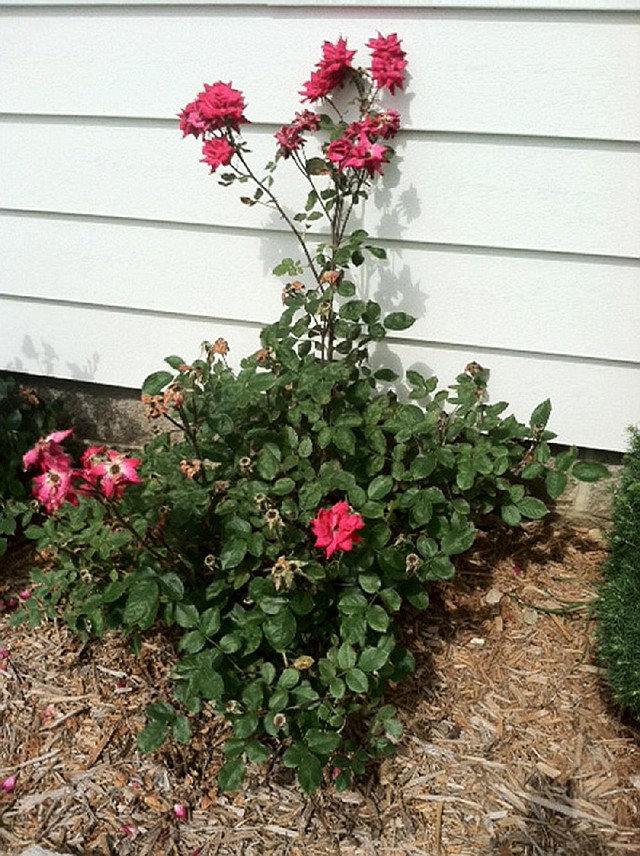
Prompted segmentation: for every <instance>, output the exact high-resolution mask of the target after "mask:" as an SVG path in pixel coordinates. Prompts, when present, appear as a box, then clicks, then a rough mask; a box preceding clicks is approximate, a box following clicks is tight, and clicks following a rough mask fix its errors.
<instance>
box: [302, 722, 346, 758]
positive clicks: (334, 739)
mask: <svg viewBox="0 0 640 856" xmlns="http://www.w3.org/2000/svg"><path fill="white" fill-rule="evenodd" d="M304 739H305V742H306V744H307V746H308V747H309V749H311V751H312V752H317V754H318V755H330V754H331V753H332V752H335V750H336V749H337V748H338V746H339V745H340V744H341V743H342V737H341V736H340V735H339V734H337V733H336V732H335V731H321V730H320V729H319V728H310V729H309V730H308V731H307V733H306V734H305V735H304Z"/></svg>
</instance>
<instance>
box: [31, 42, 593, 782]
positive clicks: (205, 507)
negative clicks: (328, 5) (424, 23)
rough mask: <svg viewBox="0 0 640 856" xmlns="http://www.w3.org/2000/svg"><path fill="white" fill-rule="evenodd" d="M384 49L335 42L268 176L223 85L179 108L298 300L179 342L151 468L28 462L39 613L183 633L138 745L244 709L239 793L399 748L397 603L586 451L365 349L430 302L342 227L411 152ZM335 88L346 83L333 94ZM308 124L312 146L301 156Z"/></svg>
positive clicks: (395, 56) (50, 459) (403, 671)
mask: <svg viewBox="0 0 640 856" xmlns="http://www.w3.org/2000/svg"><path fill="white" fill-rule="evenodd" d="M368 47H369V48H370V50H371V52H372V55H371V63H370V66H369V67H367V68H363V67H358V66H356V65H355V64H354V59H355V51H352V50H350V49H349V48H348V47H347V42H346V40H345V39H342V38H341V39H339V40H338V41H337V42H336V43H331V42H325V43H324V45H323V48H322V58H321V60H320V61H319V62H318V64H317V66H316V70H315V71H313V72H312V74H311V77H310V79H309V81H307V83H305V84H304V86H303V89H302V91H301V95H302V100H303V101H309V102H312V103H314V104H315V103H317V102H320V104H319V106H318V110H319V112H317V113H316V112H312V111H310V110H304V111H303V112H299V113H297V114H296V115H295V117H294V119H293V120H292V121H291V122H290V123H289V124H287V125H284V126H283V127H282V128H281V129H280V130H279V131H277V132H276V134H275V138H276V146H277V147H276V154H275V157H274V159H273V160H272V161H271V162H270V163H269V164H267V167H266V171H265V175H264V176H263V177H259V176H258V175H257V174H256V173H255V172H254V170H253V168H252V166H251V165H250V163H249V159H248V149H247V144H246V142H245V141H244V139H243V137H242V129H243V128H244V127H246V125H247V124H248V120H247V119H246V117H245V115H244V113H245V108H246V105H245V101H244V96H243V95H242V93H241V92H239V91H238V90H235V89H233V88H232V86H231V84H230V83H228V84H225V83H222V82H219V83H215V84H213V85H212V86H205V88H204V91H203V92H201V93H200V94H199V95H198V96H197V97H196V98H195V100H194V101H192V102H190V103H189V104H188V105H187V107H185V109H184V110H183V111H182V112H181V114H180V127H181V129H182V131H183V135H184V136H193V137H195V138H196V139H198V140H200V142H201V144H202V146H203V153H204V160H205V162H206V163H207V164H208V165H209V166H210V168H211V171H212V172H216V171H217V170H218V169H219V168H220V167H221V166H225V165H227V166H228V167H229V170H228V171H227V172H223V173H221V174H220V182H221V184H223V185H224V186H229V185H232V184H234V183H235V182H239V183H241V184H242V185H249V186H252V188H253V192H252V194H251V195H247V196H243V197H242V202H243V203H244V204H245V205H249V206H253V205H256V204H261V205H265V206H267V208H269V209H270V210H272V211H275V212H276V213H278V214H279V215H280V216H281V217H282V218H283V220H284V221H285V222H286V223H287V224H288V226H289V228H290V229H291V231H292V233H293V235H294V236H295V238H296V240H297V245H298V247H299V251H300V258H299V259H294V258H284V259H283V260H282V261H281V263H279V264H278V265H277V267H276V269H275V271H274V273H275V274H276V275H277V276H281V277H283V278H284V280H285V282H284V287H283V303H284V309H283V312H282V315H281V317H280V318H279V319H278V320H277V321H276V322H275V323H273V324H270V325H267V326H266V327H265V328H264V329H263V331H262V333H261V347H260V348H259V350H257V351H256V352H255V353H254V354H251V355H249V356H247V357H246V358H245V359H244V360H243V361H242V364H241V368H240V370H239V371H237V372H236V371H233V370H232V369H231V368H230V367H229V365H228V364H227V351H228V346H227V343H226V342H225V341H224V340H223V339H217V340H216V341H215V342H214V343H213V344H212V343H210V342H205V343H203V346H202V352H201V354H200V356H199V357H198V358H197V359H194V360H193V361H191V362H188V361H187V360H186V359H184V358H183V357H182V356H178V355H172V356H169V357H167V360H166V362H167V364H168V366H169V368H170V369H171V370H170V371H169V370H161V371H157V372H154V373H153V374H152V375H150V376H149V377H148V378H147V380H146V381H145V383H144V386H143V403H144V406H145V409H146V412H147V414H148V416H149V418H150V419H163V420H167V421H168V423H169V430H168V431H166V432H163V433H160V434H159V435H158V436H157V437H155V438H154V439H153V440H152V441H151V442H150V443H149V444H148V445H147V446H146V447H145V450H144V453H143V454H142V455H141V461H140V462H138V461H137V460H131V459H127V458H125V457H122V456H119V455H118V454H117V453H116V452H106V450H104V449H101V450H96V449H92V450H89V451H88V452H87V455H86V457H85V458H84V459H83V461H82V467H81V468H74V467H73V466H72V465H71V463H70V462H69V460H68V459H67V458H65V457H64V453H61V452H60V451H59V450H56V447H55V444H56V443H58V442H59V441H58V440H56V438H55V436H54V437H51V438H48V439H47V440H46V441H44V443H43V444H42V446H41V447H39V448H40V451H38V452H34V453H33V456H32V457H31V458H29V460H28V461H27V463H31V464H35V465H36V466H40V467H42V468H43V473H42V475H41V476H40V477H39V479H40V480H39V481H37V482H36V486H35V488H34V489H35V491H36V495H37V496H38V497H39V498H40V499H41V500H42V501H43V502H44V503H45V505H47V503H48V509H49V510H50V511H54V512H55V513H54V514H52V515H51V516H50V517H49V519H48V520H47V521H46V523H45V524H44V526H43V527H41V528H39V529H38V530H37V531H34V532H33V533H32V534H33V535H34V536H35V537H37V538H38V542H39V543H38V548H39V550H40V553H41V556H42V563H43V567H42V568H41V569H40V570H39V571H37V572H36V573H35V574H34V582H35V583H36V585H37V594H38V597H32V598H30V599H29V601H28V602H27V603H26V604H25V607H24V613H23V616H29V617H30V620H32V621H34V622H35V621H37V619H38V616H39V614H40V611H44V612H45V613H47V614H53V612H54V611H55V607H56V605H57V603H58V602H59V600H60V598H61V597H63V596H64V597H65V603H66V606H65V610H66V611H65V614H66V617H67V620H68V621H69V623H70V624H71V625H72V626H73V627H74V628H76V629H77V630H79V631H80V632H84V633H89V632H91V633H93V634H96V635H98V636H99V635H101V633H102V632H103V631H104V629H105V628H109V627H121V628H124V629H125V630H126V631H127V632H128V633H130V634H131V635H132V636H133V638H134V641H135V640H136V639H137V638H138V637H139V635H140V634H141V633H143V632H144V631H145V630H147V629H148V628H149V627H150V626H151V625H152V624H153V623H154V622H156V621H161V622H163V623H164V624H166V625H169V626H173V627H176V628H178V629H179V631H180V634H181V635H180V640H179V643H178V646H177V647H178V652H179V660H178V662H177V663H176V665H175V668H174V677H175V696H176V699H175V703H170V702H169V701H168V700H166V699H158V700H157V701H155V702H154V704H152V705H151V707H150V708H149V710H148V716H149V723H148V725H147V726H146V728H145V729H144V731H142V733H141V734H140V736H139V746H140V748H141V749H143V750H153V749H156V748H158V747H159V746H160V745H161V744H162V743H163V741H164V740H165V739H166V738H167V737H168V736H170V735H172V736H173V737H174V738H175V739H176V740H178V741H179V742H180V741H182V742H186V741H188V740H189V736H190V723H191V721H192V719H193V718H194V717H197V715H198V713H199V711H200V710H201V709H202V706H203V705H213V706H215V708H216V710H218V711H220V712H222V713H224V714H225V716H226V717H227V718H228V720H229V722H230V724H231V727H232V737H231V738H230V739H229V740H228V741H227V743H226V745H225V748H224V752H225V755H226V762H225V763H224V765H223V766H222V769H221V771H220V784H221V786H222V787H223V788H224V789H233V788H236V787H238V786H239V785H240V783H241V782H242V779H243V776H244V774H245V767H246V763H247V762H254V763H263V762H265V761H267V760H268V759H269V758H270V757H271V756H273V757H275V758H279V759H281V762H282V764H284V766H286V767H290V768H292V769H295V771H296V774H297V778H298V781H299V783H300V786H301V787H302V788H303V789H304V790H305V791H306V792H310V791H313V790H314V789H315V788H317V787H318V786H319V785H320V783H321V782H322V780H323V776H324V775H325V772H326V773H327V778H328V781H331V782H333V783H334V784H335V786H336V787H337V788H339V789H340V788H344V787H346V786H347V785H348V784H349V783H350V782H351V780H352V777H353V776H354V775H356V776H357V775H360V774H362V773H363V771H364V770H365V766H366V764H367V762H368V760H369V759H371V758H377V757H380V756H382V755H385V754H388V753H389V752H392V751H393V748H394V744H395V743H396V742H397V741H398V739H399V738H400V736H401V731H402V729H401V726H400V724H399V722H398V720H397V718H396V716H395V711H394V708H393V706H392V704H391V701H392V691H391V687H392V686H393V684H394V683H395V682H397V681H400V680H402V679H403V678H405V677H406V676H407V675H409V674H410V673H411V671H412V669H413V666H414V663H413V658H412V656H411V654H410V652H408V651H407V650H405V649H403V648H402V647H401V646H400V645H399V644H398V640H397V636H396V630H395V623H396V621H397V620H398V616H399V615H401V613H402V610H404V609H407V608H412V609H419V610H423V609H426V608H427V607H428V603H429V596H428V584H429V583H430V582H431V581H434V580H450V579H452V578H453V577H454V574H455V566H454V557H455V556H456V555H459V554H461V553H463V552H465V551H466V550H468V549H469V548H470V547H471V545H472V544H473V541H474V538H475V534H476V531H477V527H479V526H488V525H495V523H496V521H500V520H502V521H503V522H504V523H506V524H508V525H510V526H517V525H518V524H519V523H520V521H521V520H522V519H537V518H540V517H542V516H543V515H544V514H546V512H547V506H546V505H545V503H544V502H543V501H542V499H541V498H540V496H541V495H544V493H545V491H546V493H548V494H549V495H550V496H551V497H552V498H553V497H557V496H558V495H559V494H560V493H561V492H562V491H563V489H564V487H565V485H566V481H567V473H568V471H569V469H570V468H571V467H572V465H573V462H574V460H575V457H576V453H575V450H569V451H567V452H565V453H563V454H562V455H559V456H558V457H557V458H556V459H555V460H553V459H552V456H551V452H550V449H549V445H548V441H549V440H550V439H551V438H552V437H553V436H554V435H553V434H552V433H551V432H549V431H548V430H547V429H546V423H547V420H548V418H549V415H550V410H551V407H550V404H549V402H548V401H546V402H543V403H542V404H541V405H540V406H539V407H537V408H536V409H535V410H534V412H533V413H532V415H531V417H530V419H529V421H528V423H526V424H525V423H522V422H519V421H518V420H517V419H516V418H515V417H514V416H512V415H504V412H505V410H506V409H507V404H506V403H504V402H498V403H489V402H488V401H487V393H486V386H487V379H488V371H487V370H486V369H484V368H482V367H481V366H479V365H478V364H477V363H470V364H469V365H468V366H467V367H466V368H465V369H464V371H462V372H461V373H460V375H459V376H458V377H457V378H456V380H455V382H454V383H453V384H452V386H450V387H449V388H446V389H442V390H440V391H437V381H436V379H435V378H433V377H424V376H423V375H422V374H420V373H419V372H417V371H408V372H406V377H405V380H406V383H407V385H408V390H409V394H408V399H401V398H400V397H399V396H398V394H397V393H396V392H395V391H393V389H390V388H389V385H390V384H393V382H394V381H396V380H398V378H397V376H396V375H395V374H394V373H393V372H392V371H390V370H389V369H386V368H381V369H377V370H374V369H373V368H372V367H371V365H370V361H369V350H370V348H371V347H372V346H375V345H376V343H379V342H381V341H382V340H383V339H384V338H385V337H386V336H387V334H388V333H389V332H391V333H393V332H396V331H403V330H406V329H407V328H408V327H410V326H411V324H412V323H413V321H414V319H413V318H412V317H411V316H410V315H408V314H407V313H405V312H402V311H391V312H387V313H386V314H385V312H383V310H382V308H381V306H380V305H379V304H378V303H377V302H375V301H373V300H365V299H363V298H361V297H359V296H358V288H357V285H356V282H355V281H354V278H353V276H352V274H353V272H354V271H356V272H357V268H359V267H360V266H361V265H362V264H363V263H364V262H365V259H367V258H368V259H369V260H373V261H376V260H384V258H385V256H386V253H385V251H384V249H383V248H381V247H379V246H377V245H376V244H375V243H372V242H371V240H370V238H369V235H368V234H367V232H366V231H365V230H363V229H355V230H353V231H349V221H350V218H351V215H352V213H353V211H354V210H355V209H356V207H357V206H358V205H359V204H360V203H361V202H362V201H363V200H365V199H366V198H367V195H368V193H369V191H370V189H371V187H372V185H373V183H374V181H376V180H378V177H379V176H380V175H381V174H382V173H384V170H385V169H386V168H387V165H388V164H389V162H390V161H391V159H392V158H393V155H394V152H393V149H392V147H391V145H390V141H391V140H392V139H393V138H394V136H395V135H396V134H397V132H398V130H399V127H400V119H399V115H398V113H397V112H396V111H394V110H392V109H389V108H388V107H386V106H383V105H382V104H381V98H382V96H383V95H384V94H385V93H386V92H387V91H388V92H389V93H390V94H391V95H393V93H394V92H395V91H396V90H397V89H402V88H403V86H404V82H405V67H406V60H405V55H404V51H402V49H401V43H400V40H399V39H398V38H397V36H396V35H395V34H392V35H389V36H382V35H380V34H378V36H377V37H376V38H374V39H372V40H371V41H370V42H369V43H368ZM339 88H342V89H343V90H344V91H343V92H342V93H341V99H342V101H344V100H346V99H347V97H348V95H349V94H351V96H352V97H351V101H350V102H349V104H348V107H346V108H345V107H344V106H341V107H340V109H339V110H338V108H337V107H335V105H334V102H333V98H334V96H335V95H336V90H337V89H339ZM311 135H313V136H314V137H315V138H316V140H317V144H316V146H315V148H314V151H316V152H317V151H319V152H320V154H319V155H318V154H314V155H312V156H309V157H307V155H306V151H307V149H306V143H307V142H308V140H309V139H310V137H311ZM311 148H312V147H311V146H309V149H311ZM283 164H287V168H293V169H296V170H297V171H298V172H299V173H300V175H301V177H302V179H303V181H304V183H305V185H306V187H307V199H306V204H305V206H304V210H302V211H300V212H299V213H297V214H295V215H291V214H290V213H289V212H288V211H287V210H286V209H285V208H284V207H283V205H282V203H281V202H280V200H279V199H278V197H277V196H276V194H275V191H274V186H275V173H276V170H277V169H278V168H279V167H280V166H282V165H283ZM320 224H323V226H324V233H322V234H321V237H320V238H319V239H318V240H317V243H316V244H315V245H314V244H313V242H311V241H310V239H309V238H310V230H311V228H312V227H313V228H315V227H316V226H318V225H320ZM65 472H66V473H67V477H66V480H65V479H64V478H63V473H65ZM52 473H57V474H58V479H57V480H54V482H52V480H51V478H52V477H51V474H52ZM47 474H49V481H48V482H47V481H46V479H47ZM592 475H593V474H592ZM42 476H44V479H43V478H42ZM45 482H46V484H45ZM81 486H82V487H83V489H82V490H80V487H81ZM125 488H126V489H125ZM65 499H66V500H70V501H66V502H63V500H65ZM72 503H74V504H72ZM17 620H20V619H17Z"/></svg>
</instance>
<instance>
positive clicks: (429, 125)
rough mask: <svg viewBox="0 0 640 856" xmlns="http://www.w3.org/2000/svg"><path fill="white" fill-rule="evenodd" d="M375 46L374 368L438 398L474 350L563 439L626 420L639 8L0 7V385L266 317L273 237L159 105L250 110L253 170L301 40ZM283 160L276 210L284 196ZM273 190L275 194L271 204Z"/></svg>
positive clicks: (631, 410)
mask: <svg viewBox="0 0 640 856" xmlns="http://www.w3.org/2000/svg"><path fill="white" fill-rule="evenodd" d="M378 30H380V31H382V32H383V33H388V32H397V33H398V35H399V36H400V37H401V38H402V39H403V42H404V47H405V49H406V51H407V53H408V59H409V61H410V66H409V69H410V72H411V78H410V81H409V84H408V86H407V91H406V94H404V95H400V97H399V98H398V97H397V98H396V99H394V100H395V102H396V103H395V104H394V105H393V106H394V107H397V108H398V109H400V111H401V113H402V115H403V119H404V125H405V127H406V129H407V130H406V132H404V133H403V135H402V137H401V139H400V143H399V146H398V151H399V154H400V155H401V158H400V163H399V168H395V167H393V168H391V169H389V170H387V176H386V180H385V182H384V184H383V186H382V187H381V189H380V190H379V191H377V192H376V193H375V194H374V197H373V198H372V200H371V204H369V207H368V209H367V211H366V213H365V215H364V224H365V226H366V228H368V229H369V231H370V232H371V233H372V234H377V235H380V237H381V243H383V244H384V245H385V246H386V247H387V249H388V250H389V263H388V265H387V266H386V267H385V268H384V269H382V270H381V271H380V272H378V271H376V270H375V269H373V268H372V269H371V270H365V271H364V274H363V277H362V282H361V289H362V291H363V293H366V294H374V295H375V296H376V298H377V299H379V300H380V301H381V302H382V303H383V304H384V305H385V306H386V307H388V308H391V307H393V308H398V309H404V310H406V311H408V312H411V313H413V314H415V315H418V316H419V321H418V323H417V324H416V325H415V326H414V327H413V328H412V329H411V330H410V331H407V333H406V334H404V338H401V339H399V340H397V341H396V342H395V343H392V344H391V345H390V347H391V351H389V350H388V349H387V348H382V349H380V352H379V353H378V354H377V356H376V358H377V359H380V360H382V359H383V360H385V361H386V362H390V363H391V364H392V365H393V366H396V367H397V366H399V361H400V360H402V363H403V364H404V365H405V367H408V366H418V367H421V368H427V369H428V370H430V371H433V372H435V373H436V374H437V375H438V376H439V377H440V379H441V382H442V383H443V384H446V383H449V382H450V381H451V380H452V378H453V377H454V375H455V374H457V373H458V372H459V371H460V370H461V369H462V368H463V367H464V365H465V364H466V363H467V362H468V361H469V360H471V359H476V360H477V361H478V362H480V363H482V364H483V365H488V366H489V367H490V368H491V369H492V383H491V394H492V398H493V399H494V400H498V399H506V400H508V401H509V402H510V403H511V405H512V409H513V410H514V411H515V412H516V413H517V414H518V415H519V416H521V417H527V416H528V414H529V412H530V411H531V409H532V408H533V406H534V405H535V404H537V403H538V402H539V401H540V400H541V399H543V398H545V397H547V396H551V398H552V400H553V404H554V415H553V420H552V427H553V429H554V430H555V431H557V432H558V434H559V435H560V436H559V439H560V440H561V441H563V442H568V443H571V442H573V443H577V444H579V445H582V446H586V447H590V448H597V449H623V448H624V447H625V427H626V426H627V425H628V424H630V423H636V422H637V421H638V420H639V419H640V333H639V331H640V276H639V271H640V265H639V257H640V109H639V108H640V0H639V2H636V0H619V2H614V0H600V2H595V0H594V2H588V0H585V2H579V1H578V0H556V1H555V2H553V3H545V2H542V0H528V2H526V0H523V2H515V0H512V2H506V0H486V2H474V0H466V2H463V0H459V2H447V3H444V2H438V0H436V2H434V0H431V2H429V3H428V5H427V4H420V3H408V2H402V0H385V2H380V0H368V2H367V4H366V6H365V5H364V3H360V2H351V3H347V4H345V3H341V4H336V3H329V2H326V3H325V4H323V5H322V6H320V5H317V4H315V3H311V2H306V0H305V1H304V2H300V0H298V2H296V3H295V4H292V5H286V4H285V3H282V2H278V0H276V2H270V3H258V2H255V3H249V2H240V3H234V4H231V3H225V2H215V1H214V2H209V3H200V4H191V5H187V4H185V3H182V2H179V0H176V2H171V3H166V4H164V3H160V4H159V3H157V2H156V3H155V4H153V5H151V4H147V3H145V2H137V3H136V2H133V3H128V4H121V3H119V2H110V3H109V2H108V3H102V4H100V5H96V4H93V3H91V2H87V0H84V2H77V3H75V4H73V5H65V4H63V3H57V2H55V0H54V2H49V3H46V4H43V3H39V4H38V5H30V4H29V3H28V2H24V0H12V2H5V3H4V4H0V45H2V51H1V52H0V157H1V163H2V167H1V174H0V245H1V246H2V261H1V262H0V265H1V268H0V271H1V281H0V368H3V369H13V370H16V371H22V372H31V373H34V374H44V375H50V376H53V377H60V378H72V379H78V380H91V381H94V382H98V383H104V384H111V385H122V386H131V387H137V386H139V384H140V382H141V380H142V378H143V377H144V376H145V375H146V374H147V373H149V372H150V371H154V370H155V369H157V368H160V367H161V360H162V358H163V357H164V356H165V355H166V354H168V353H181V354H182V355H183V356H184V357H185V358H187V359H188V358H192V357H193V356H194V355H195V353H196V352H197V350H198V346H199V343H200V342H201V341H202V340H203V339H205V338H207V339H213V338H216V337H217V336H219V335H222V336H225V337H226V338H227V339H228V340H229V342H230V344H231V347H232V355H233V356H235V357H236V359H239V358H240V357H241V356H242V355H244V354H245V353H247V352H248V351H250V350H253V349H255V347H256V343H257V335H258V330H259V328H260V324H261V323H262V322H265V321H269V320H272V319H273V318H274V317H275V316H276V314H277V313H278V311H279V285H278V282H277V281H276V280H275V279H273V278H272V277H270V275H269V270H270V269H271V267H272V266H273V264H274V263H275V262H276V261H277V259H278V257H279V255H280V254H281V252H282V249H283V248H284V249H285V250H286V249H287V248H288V247H289V246H291V251H292V252H293V251H294V248H293V246H292V245H291V243H290V241H289V238H288V237H287V236H286V234H285V233H284V232H283V231H282V225H281V224H280V223H279V222H277V221H274V220H273V218H270V217H268V216H266V217H265V215H264V214H262V213H261V212H260V211H259V210H257V209H252V210H248V209H246V208H245V207H244V206H242V205H241V204H240V203H239V202H238V200H237V194H236V191H235V189H231V190H225V189H223V188H220V187H219V186H218V185H217V183H216V180H215V178H211V177H209V176H208V174H207V169H206V168H205V167H204V165H203V164H200V163H198V159H199V157H200V155H199V147H198V144H197V143H196V142H194V141H193V140H192V139H188V140H184V141H183V140H182V139H181V136H180V133H179V131H178V129H177V124H176V120H175V119H174V116H175V113H176V112H177V111H178V110H179V109H180V108H181V107H182V106H184V104H185V103H186V102H187V101H188V100H190V99H191V98H192V96H194V95H195V94H196V93H197V92H198V91H199V89H200V88H201V84H202V82H203V81H205V80H206V81H207V82H213V81H215V80H218V79H222V80H225V81H228V80H231V81H233V84H234V86H236V87H239V88H241V89H242V90H243V91H244V92H245V95H246V97H247V100H248V102H249V108H248V116H249V118H250V119H251V120H252V121H253V122H254V124H253V126H251V127H249V129H248V137H249V139H250V140H251V146H252V149H253V151H254V155H255V164H256V166H260V165H261V164H262V163H264V162H265V161H266V160H267V159H268V158H269V157H270V155H271V153H272V134H273V132H274V131H275V130H276V128H277V126H278V125H279V124H280V123H282V122H285V121H288V120H289V119H290V118H291V116H292V115H293V112H294V111H295V109H297V108H298V107H299V104H298V101H297V97H296V90H297V89H299V88H300V85H301V84H302V82H303V81H304V80H306V79H308V76H309V71H310V69H311V67H312V66H313V63H314V62H315V61H316V60H317V58H318V55H319V48H320V44H321V42H322V41H323V40H324V39H325V38H328V39H331V40H333V39H335V38H336V37H337V36H338V35H340V34H343V35H345V36H347V37H348V40H349V43H350V46H351V47H356V46H360V48H361V49H360V57H361V59H362V61H363V62H365V61H366V52H365V51H364V50H363V45H364V42H365V41H366V40H367V39H368V38H369V37H370V36H371V35H374V34H375V33H376V32H377V31H378ZM287 167H288V165H287V164H285V165H284V167H282V168H281V170H280V171H279V174H280V176H281V177H280V182H281V185H282V193H283V196H284V197H285V198H287V199H288V198H291V196H295V191H296V188H295V182H294V181H293V178H294V176H293V175H291V174H290V173H289V170H288V169H287ZM289 185H290V187H291V192H289V190H288V188H289Z"/></svg>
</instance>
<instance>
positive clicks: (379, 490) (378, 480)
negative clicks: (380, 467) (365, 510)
mask: <svg viewBox="0 0 640 856" xmlns="http://www.w3.org/2000/svg"><path fill="white" fill-rule="evenodd" d="M392 488H393V479H392V478H391V476H376V477H375V478H374V479H372V480H371V483H370V484H369V488H368V490H367V495H368V497H369V499H370V500H373V501H376V500H379V499H383V498H384V497H385V496H387V495H388V494H389V492H390V491H391V490H392Z"/></svg>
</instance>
